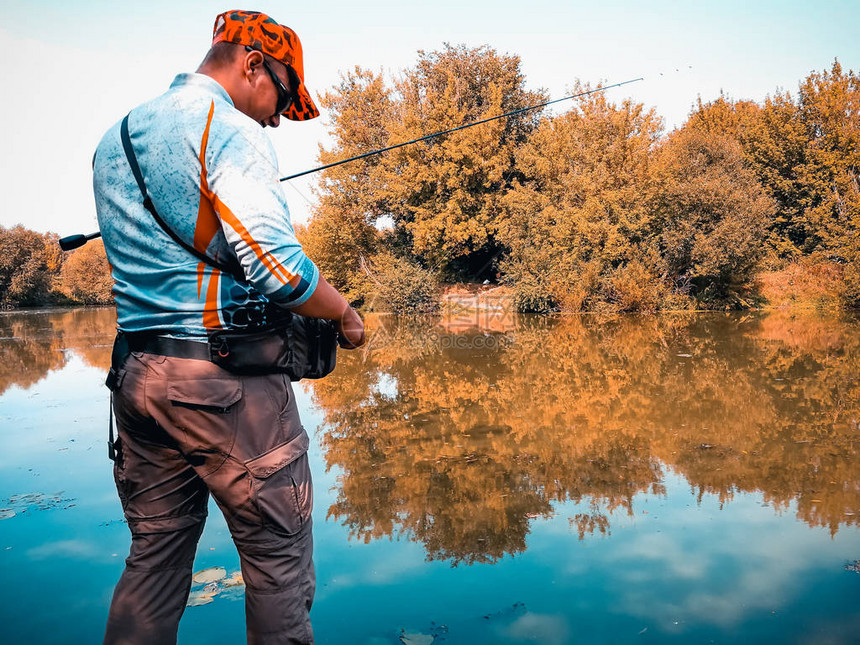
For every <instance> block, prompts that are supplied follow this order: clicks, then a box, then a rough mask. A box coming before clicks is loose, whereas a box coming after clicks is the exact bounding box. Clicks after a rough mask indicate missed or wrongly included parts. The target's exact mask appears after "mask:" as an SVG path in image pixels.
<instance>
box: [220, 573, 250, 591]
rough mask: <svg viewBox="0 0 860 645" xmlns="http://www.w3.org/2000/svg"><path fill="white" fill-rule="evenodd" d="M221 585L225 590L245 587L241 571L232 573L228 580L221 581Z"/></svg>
mask: <svg viewBox="0 0 860 645" xmlns="http://www.w3.org/2000/svg"><path fill="white" fill-rule="evenodd" d="M221 584H222V585H223V586H224V587H225V588H227V587H244V586H245V579H244V578H243V577H242V572H241V571H234V572H233V573H231V574H230V577H229V578H224V580H222V581H221Z"/></svg>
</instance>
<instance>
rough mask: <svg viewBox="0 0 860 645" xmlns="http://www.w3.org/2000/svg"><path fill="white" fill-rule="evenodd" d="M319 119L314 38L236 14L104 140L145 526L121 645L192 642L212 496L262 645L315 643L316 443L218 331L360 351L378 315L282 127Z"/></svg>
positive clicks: (133, 460) (114, 632)
mask: <svg viewBox="0 0 860 645" xmlns="http://www.w3.org/2000/svg"><path fill="white" fill-rule="evenodd" d="M318 115H319V111H318V110H317V108H316V106H315V105H314V102H313V100H312V99H311V97H310V94H309V93H308V90H307V89H306V87H305V85H304V66H303V60H302V46H301V43H300V42H299V38H298V36H297V35H296V33H295V32H294V31H293V30H291V29H289V28H287V27H284V26H283V25H280V24H278V23H277V22H275V21H274V20H273V19H271V18H270V17H268V16H266V15H265V14H262V13H258V12H251V11H228V12H226V13H222V14H221V15H219V16H218V17H217V18H216V20H215V28H214V34H213V39H212V47H211V49H210V50H209V52H208V53H207V54H206V57H205V59H204V60H203V62H202V64H201V65H200V67H199V68H198V70H197V72H196V73H193V74H180V75H178V76H177V77H176V79H175V80H174V81H173V83H172V85H171V86H170V88H169V89H168V90H167V92H166V93H165V94H163V95H161V96H159V97H157V98H155V99H153V100H151V101H148V102H146V103H144V104H142V105H140V106H138V107H136V108H134V109H133V110H132V111H131V112H130V113H129V115H128V117H127V119H126V120H125V122H124V123H123V124H120V123H117V124H116V125H115V126H113V127H112V128H111V129H110V130H109V131H108V132H107V133H106V134H105V136H104V138H103V139H102V141H101V142H100V144H99V146H98V149H97V151H96V155H95V159H94V163H93V172H94V179H93V186H94V191H95V198H96V206H97V212H98V219H99V227H100V229H101V232H102V236H103V238H104V242H105V249H106V251H107V255H108V259H109V260H110V264H111V267H112V273H113V278H114V281H115V286H114V291H113V293H114V297H115V300H116V305H117V318H118V321H117V326H118V329H119V332H120V333H119V335H118V342H117V345H116V346H115V351H114V361H113V366H112V369H111V373H110V376H109V384H108V385H109V387H111V389H112V397H113V410H114V413H115V416H116V427H117V434H118V438H117V440H116V441H114V442H113V444H112V446H113V448H112V449H114V450H115V456H114V476H115V479H116V485H117V490H118V492H119V497H120V500H121V502H122V507H123V511H124V513H125V517H126V519H127V520H128V526H129V529H130V530H131V535H132V543H131V550H130V553H129V556H128V558H127V559H126V566H125V570H124V572H123V574H122V577H121V578H120V580H119V583H118V584H117V586H116V589H115V591H114V595H113V600H112V602H111V607H110V613H109V617H108V621H107V630H106V635H105V642H106V643H159V644H163V643H175V642H176V635H177V628H178V624H179V619H180V617H181V616H182V612H183V610H184V609H185V606H186V602H187V599H188V595H189V588H190V585H191V576H192V564H193V561H194V554H195V551H196V547H197V541H198V539H199V538H200V535H201V533H202V531H203V525H204V522H205V519H206V512H207V502H208V498H209V494H210V493H211V494H212V495H213V497H214V498H215V501H216V502H217V504H218V506H219V507H220V509H221V511H222V512H223V514H224V517H225V518H226V521H227V525H228V527H229V529H230V532H231V535H232V537H233V540H234V542H235V544H236V547H237V550H238V552H239V557H240V560H241V567H242V576H243V578H244V582H245V612H246V623H247V636H248V642H250V643H310V642H312V641H313V635H312V630H311V624H310V619H309V611H310V608H311V603H312V601H313V596H314V588H315V577H314V568H313V562H312V537H311V508H312V503H313V502H312V499H313V498H312V488H311V473H310V470H309V467H308V458H307V454H306V452H307V448H308V435H307V433H306V432H305V430H304V428H303V427H302V425H301V421H300V419H299V415H298V410H297V407H296V401H295V397H294V395H293V392H292V389H291V386H290V380H289V378H288V376H287V375H286V374H282V373H268V374H261V375H245V374H240V373H234V372H233V371H228V370H227V369H224V368H222V367H221V366H220V365H219V364H216V362H213V360H214V359H213V358H212V356H213V355H212V352H211V348H210V345H209V344H208V343H207V339H208V338H210V337H211V335H212V333H213V332H214V331H222V332H224V331H226V332H227V333H232V330H236V331H237V332H241V331H248V330H251V331H253V330H254V329H260V328H261V327H262V328H263V329H266V328H267V327H266V325H269V326H271V323H272V321H273V320H276V319H278V318H279V317H280V316H283V313H284V312H285V311H291V312H295V313H298V314H301V315H303V316H307V317H311V318H321V319H329V320H332V321H336V326H337V330H338V332H339V341H338V342H339V343H340V344H341V346H342V347H346V348H355V347H358V346H360V345H362V344H363V343H364V326H363V323H362V321H361V318H360V317H359V316H358V314H357V313H356V312H355V311H354V310H353V309H352V308H350V307H349V305H348V304H347V302H346V301H345V300H344V298H343V297H342V296H341V295H340V294H339V293H338V292H337V291H336V290H335V289H334V288H333V287H332V286H330V285H329V284H328V283H327V282H326V281H325V279H324V278H323V277H322V276H320V274H319V270H318V268H317V267H316V266H315V265H314V263H313V262H312V261H311V260H310V259H309V258H308V257H307V256H306V255H305V254H304V252H303V251H302V248H301V245H300V244H299V242H298V241H297V239H296V236H295V234H294V232H293V228H292V225H291V224H290V219H289V212H288V209H287V203H286V201H285V198H284V195H283V193H282V191H281V188H280V184H279V182H278V165H277V160H276V157H275V153H274V150H273V149H272V146H271V144H270V142H269V140H268V138H267V137H266V135H265V134H264V133H263V128H265V127H267V126H268V127H277V126H278V125H279V123H280V120H281V118H283V117H286V118H287V119H290V120H292V121H305V120H308V119H313V118H315V117H317V116H318ZM135 164H136V165H137V168H136V169H133V167H134V165H135ZM144 196H147V197H148V200H147V199H145V198H144ZM145 202H147V203H145ZM216 267H222V268H223V270H221V269H219V268H216ZM252 349H253V346H252ZM260 360H261V361H262V362H265V360H266V359H265V357H261V358H260Z"/></svg>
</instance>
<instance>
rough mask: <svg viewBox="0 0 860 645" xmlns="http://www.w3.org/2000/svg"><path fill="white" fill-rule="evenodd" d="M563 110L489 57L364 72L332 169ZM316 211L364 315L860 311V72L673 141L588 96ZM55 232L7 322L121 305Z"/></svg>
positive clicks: (344, 282) (315, 227)
mask: <svg viewBox="0 0 860 645" xmlns="http://www.w3.org/2000/svg"><path fill="white" fill-rule="evenodd" d="M571 89H572V91H573V92H574V93H578V92H583V91H587V90H589V89H593V88H592V87H591V86H589V85H586V84H581V83H579V82H577V83H576V84H575V85H574V86H573V88H571ZM547 98H548V97H547V96H546V95H545V93H544V92H543V91H542V90H531V89H528V88H527V87H526V83H525V77H524V76H523V74H522V73H521V70H520V59H519V57H518V56H516V55H512V54H500V53H498V52H496V51H495V50H493V49H490V48H488V47H480V48H475V49H470V48H467V47H465V46H462V45H460V46H452V45H445V46H444V47H443V48H442V49H440V50H438V51H434V52H424V51H421V52H419V53H418V59H417V62H416V63H415V65H414V66H412V67H410V68H407V69H405V70H403V71H402V72H401V73H400V74H399V75H398V76H397V77H396V78H393V79H388V78H386V77H385V76H384V75H383V74H382V72H375V71H372V70H365V69H361V68H358V67H356V68H354V69H353V70H351V71H349V72H346V73H345V74H343V75H342V77H341V82H340V83H339V84H338V85H337V86H335V87H333V88H331V89H330V90H329V91H328V92H327V93H325V94H324V95H323V96H322V97H321V98H320V102H321V103H322V105H323V107H324V108H326V110H327V115H328V126H329V132H330V134H331V141H332V144H331V147H330V148H324V147H321V148H320V154H319V161H320V163H321V164H327V163H331V162H334V161H337V160H339V159H343V158H346V157H350V156H354V155H357V154H360V153H363V152H366V151H368V150H372V149H377V148H383V147H386V146H390V145H393V144H396V143H398V142H401V141H406V140H410V139H413V138H417V137H420V136H422V135H425V134H427V133H428V132H435V131H439V130H444V129H448V128H451V127H454V126H456V125H459V124H462V123H468V122H471V121H476V120H479V119H485V118H489V117H492V116H496V115H499V114H502V113H505V112H509V111H512V110H516V109H519V108H523V107H526V106H529V105H534V104H538V103H541V102H542V101H544V100H546V99H547ZM317 196H318V205H317V207H316V208H315V210H314V213H313V215H312V218H311V219H310V221H309V222H308V223H307V224H306V225H302V226H297V227H296V232H297V235H298V236H299V239H300V240H301V241H302V244H303V246H304V248H305V250H306V251H307V253H308V255H309V256H310V257H311V258H312V259H313V260H314V261H315V262H316V263H317V264H318V265H319V267H320V269H321V271H322V273H323V274H324V275H325V276H326V277H327V279H328V280H329V281H330V282H331V283H332V284H333V285H334V286H336V287H337V288H338V289H339V290H341V291H342V292H343V293H344V294H345V295H346V297H347V299H348V300H350V302H351V303H352V304H354V305H356V306H359V307H361V308H363V309H364V310H365V311H389V312H392V313H429V312H433V311H438V310H439V309H440V308H442V309H449V308H450V307H452V306H453V307H466V308H468V307H472V308H477V309H483V310H486V311H489V310H491V309H492V308H493V307H506V308H507V309H508V311H518V312H530V313H549V312H581V311H589V312H595V311H596V312H606V313H615V312H617V313H621V312H645V313H650V312H657V311H674V310H686V311H690V310H726V309H774V308H813V309H815V308H817V309H843V308H856V307H858V306H860V76H858V74H857V73H855V72H854V71H851V70H849V71H845V70H843V68H842V66H841V65H840V64H839V62H838V61H834V62H833V63H832V66H831V67H830V69H828V70H824V71H821V72H812V73H810V74H809V76H807V77H806V78H805V79H802V80H801V81H800V82H799V84H798V88H797V91H796V92H794V93H791V92H787V91H784V90H776V91H775V92H774V94H773V95H770V96H768V97H766V98H765V99H764V100H763V101H762V102H760V103H757V102H753V101H748V100H736V99H733V98H731V97H729V96H726V95H721V96H719V97H718V98H716V99H713V100H711V101H709V102H704V101H703V100H702V99H701V97H700V98H699V100H698V102H697V104H696V105H695V106H694V107H693V109H692V111H691V113H690V115H689V117H688V119H687V121H686V122H685V123H684V124H683V125H681V126H680V127H678V128H676V129H675V130H673V131H671V132H668V133H666V132H664V125H663V120H662V118H661V117H660V116H658V115H657V114H656V113H655V111H654V110H653V109H649V108H646V107H645V106H644V105H642V104H639V103H634V102H632V101H630V100H623V101H621V102H618V103H614V102H612V101H611V100H610V97H609V96H607V95H605V94H603V93H598V94H590V95H588V96H583V97H580V98H578V99H575V100H574V106H573V108H572V109H570V110H569V111H567V112H564V113H561V114H557V115H554V114H552V113H550V112H548V111H546V110H535V111H532V112H526V113H521V114H518V115H516V116H513V117H509V118H507V119H501V120H498V121H493V122H491V123H487V124H483V125H480V126H476V127H474V128H469V129H467V130H461V131H459V132H456V133H453V134H450V135H446V136H444V137H440V138H436V139H431V140H428V141H426V142H422V143H418V144H415V145H412V146H407V147H404V148H399V149H397V150H392V151H390V152H388V153H385V154H383V155H379V156H375V157H371V158H368V159H365V160H363V161H360V162H354V163H350V164H344V165H341V166H337V167H334V168H329V169H327V170H325V171H323V172H321V173H320V182H319V185H318V188H317ZM57 238H58V236H57V235H55V234H53V233H48V234H41V233H36V232H33V231H29V230H27V229H26V228H24V227H23V226H16V227H13V228H2V227H0V307H3V308H7V309H8V308H11V307H32V306H45V305H71V304H109V303H110V302H111V296H110V290H111V279H110V275H109V265H108V263H107V259H106V257H105V255H104V247H103V245H102V244H101V242H100V241H95V242H90V243H89V244H88V245H86V246H84V247H82V248H81V249H78V250H76V251H74V252H72V253H70V254H67V255H64V254H62V252H61V251H60V250H59V247H58V246H57ZM487 294H493V295H492V296H488V295H487ZM490 300H492V302H490Z"/></svg>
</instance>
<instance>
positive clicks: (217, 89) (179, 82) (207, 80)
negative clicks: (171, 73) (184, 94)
mask: <svg viewBox="0 0 860 645" xmlns="http://www.w3.org/2000/svg"><path fill="white" fill-rule="evenodd" d="M182 87H196V88H199V89H201V90H204V91H206V92H209V93H210V94H214V95H215V96H218V97H220V98H222V99H224V100H225V101H227V102H228V103H229V104H230V105H233V99H231V98H230V95H229V94H227V90H225V89H224V88H223V86H222V85H221V84H220V83H219V82H218V81H216V80H215V79H214V78H212V77H211V76H206V74H196V73H190V72H189V73H183V74H177V75H176V78H174V79H173V82H172V83H171V84H170V89H171V90H174V89H179V88H182ZM234 107H235V106H234Z"/></svg>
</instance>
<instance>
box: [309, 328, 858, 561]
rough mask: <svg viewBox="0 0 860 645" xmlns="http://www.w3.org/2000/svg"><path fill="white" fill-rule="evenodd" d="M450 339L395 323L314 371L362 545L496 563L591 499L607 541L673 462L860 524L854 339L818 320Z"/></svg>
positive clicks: (709, 487)
mask: <svg viewBox="0 0 860 645" xmlns="http://www.w3.org/2000/svg"><path fill="white" fill-rule="evenodd" d="M507 326H508V329H507V331H502V332H496V333H486V334H485V333H481V332H477V331H475V330H473V331H472V333H471V334H465V335H463V334H460V335H457V336H454V335H452V334H448V333H446V332H445V331H444V329H445V327H444V326H440V325H439V323H438V322H434V321H430V320H426V321H424V322H416V321H414V320H412V321H397V320H393V319H388V320H386V319H382V321H381V322H380V323H379V326H378V327H377V328H376V329H375V331H374V332H373V336H372V338H371V350H370V351H367V352H356V353H351V354H350V353H347V352H342V353H341V356H340V357H339V361H340V362H339V365H338V368H337V370H336V371H335V373H334V374H333V375H331V376H329V377H328V378H326V379H325V380H323V381H319V382H314V383H313V385H312V387H313V395H314V401H315V402H316V403H317V404H318V405H319V406H320V408H321V409H322V410H323V411H324V414H325V417H324V419H325V420H324V425H323V430H324V435H323V438H322V442H323V446H324V448H325V454H326V461H327V464H328V466H329V467H337V468H339V469H340V470H342V472H343V474H342V476H341V477H340V479H339V490H338V495H337V500H336V502H335V503H334V504H333V505H332V506H331V508H330V509H329V512H328V514H329V516H330V517H334V518H336V519H338V520H340V521H342V522H343V523H344V524H345V525H346V526H348V527H349V529H350V531H351V534H352V535H353V536H354V537H356V538H358V539H361V540H364V541H365V542H367V541H369V540H371V539H376V538H380V537H383V536H392V535H395V534H398V533H402V534H405V535H409V536H411V537H413V538H414V539H416V540H419V541H421V542H422V543H423V544H424V545H425V548H426V550H427V553H428V557H429V558H430V559H449V560H450V561H451V562H452V563H453V564H457V563H473V562H493V561H496V560H498V559H499V558H501V557H503V556H504V555H505V554H513V553H517V552H520V551H523V550H524V549H525V538H526V535H527V534H528V531H529V524H530V522H531V520H532V519H533V518H536V517H540V516H548V515H550V514H552V513H553V503H554V502H563V501H566V500H573V501H576V502H582V501H585V502H587V504H588V508H589V512H587V513H580V514H577V515H575V516H574V517H572V518H570V522H571V524H572V526H573V527H574V529H575V530H576V531H577V532H578V533H579V536H580V538H581V539H582V538H584V537H585V536H586V535H588V534H592V533H594V532H595V531H598V532H600V533H608V532H609V531H610V517H611V514H612V513H613V512H625V513H628V514H632V513H633V501H634V497H635V495H636V494H638V493H642V492H650V493H656V494H661V493H662V492H663V486H662V483H661V482H662V481H663V478H664V473H665V472H666V469H671V470H672V471H674V472H677V473H680V474H682V475H683V476H684V477H685V478H686V479H687V480H688V481H689V482H690V484H691V485H692V486H693V487H695V489H696V490H697V492H698V495H699V498H701V496H702V495H703V494H705V493H713V494H716V495H718V496H719V499H720V501H721V502H722V503H727V502H730V501H731V500H732V498H733V497H734V496H735V495H736V494H738V493H748V492H758V493H760V494H762V495H763V496H764V499H765V500H766V501H767V502H768V503H770V504H771V505H772V506H773V507H774V508H775V509H776V510H777V512H782V511H783V510H785V509H786V508H787V507H788V506H789V504H790V503H792V502H796V507H797V515H798V518H799V519H800V520H802V521H804V522H806V523H808V524H809V525H811V526H826V527H829V530H830V532H831V534H835V533H836V531H837V530H838V529H839V527H840V526H841V525H849V524H856V523H857V520H858V516H860V477H858V475H860V462H858V460H857V445H858V441H860V431H858V419H859V418H860V388H858V381H857V378H858V377H857V375H858V367H860V352H858V349H860V347H858V345H860V336H858V333H857V332H858V323H857V320H856V318H853V317H840V318H832V317H830V318H822V317H818V316H816V315H813V314H803V315H800V314H797V315H790V314H784V313H776V314H770V315H765V314H751V315H722V314H717V315H699V314H686V315H677V316H661V317H617V318H611V319H598V318H595V317H573V318H560V319H551V318H530V317H519V318H516V319H513V320H512V321H511V322H510V324H509V325H507Z"/></svg>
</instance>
